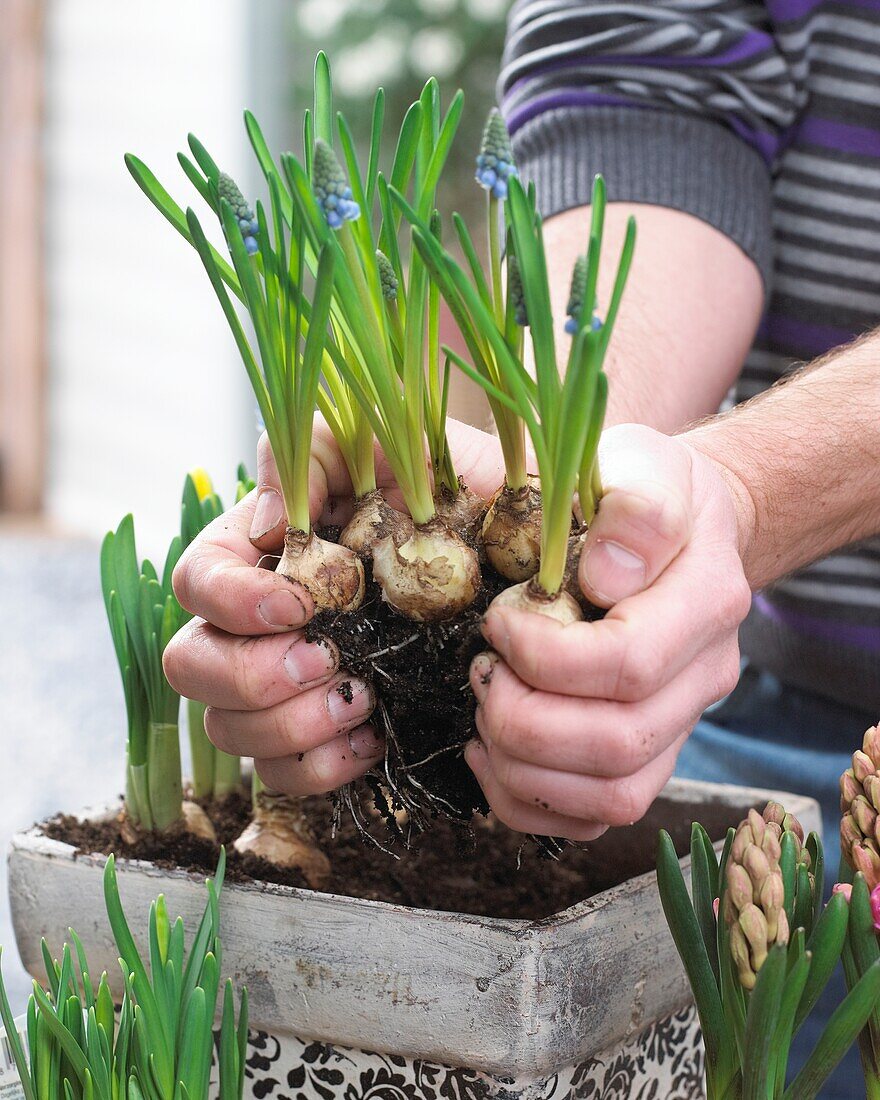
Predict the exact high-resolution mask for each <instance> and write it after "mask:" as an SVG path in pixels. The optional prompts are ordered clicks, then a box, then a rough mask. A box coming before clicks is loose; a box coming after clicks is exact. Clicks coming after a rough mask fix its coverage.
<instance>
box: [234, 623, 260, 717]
mask: <svg viewBox="0 0 880 1100" xmlns="http://www.w3.org/2000/svg"><path fill="white" fill-rule="evenodd" d="M258 641H259V639H257V638H248V639H246V641H245V642H244V643H243V644H242V645H241V646H240V647H239V648H238V652H237V653H236V656H235V660H233V661H231V662H230V664H229V677H230V687H231V690H232V692H233V694H234V695H235V697H236V699H237V700H238V702H239V704H240V707H239V709H241V710H260V709H261V708H262V707H264V706H265V703H266V685H265V683H264V679H263V675H262V672H261V669H260V667H259V662H258V661H257V659H256V643H257V642H258Z"/></svg>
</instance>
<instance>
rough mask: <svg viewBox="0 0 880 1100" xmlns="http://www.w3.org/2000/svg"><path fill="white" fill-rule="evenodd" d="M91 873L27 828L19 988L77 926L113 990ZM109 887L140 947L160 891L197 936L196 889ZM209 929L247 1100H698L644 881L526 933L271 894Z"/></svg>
mask: <svg viewBox="0 0 880 1100" xmlns="http://www.w3.org/2000/svg"><path fill="white" fill-rule="evenodd" d="M664 798H665V799H666V800H667V802H668V804H669V806H670V814H671V815H674V812H675V811H674V807H675V805H676V803H681V804H684V805H689V806H690V807H692V806H693V804H695V803H696V804H699V803H705V804H706V805H707V806H708V805H709V804H714V805H715V806H722V807H724V808H729V811H730V822H729V824H730V825H735V824H737V823H738V821H739V820H740V819H741V817H742V816H743V815H744V812H745V810H746V809H747V808H748V807H749V806H763V805H764V804H765V803H766V802H767V801H768V800H769V799H770V798H775V799H778V800H779V801H781V802H783V803H784V804H785V806H786V808H787V809H789V810H790V811H791V812H792V813H794V814H796V815H797V816H798V817H799V818H800V820H801V822H802V823H803V825H804V828H805V829H806V830H807V831H809V830H812V829H817V830H818V829H819V828H820V815H819V808H818V805H817V804H816V803H815V802H814V801H812V800H811V799H807V798H804V797H800V796H796V795H790V794H781V793H779V792H772V791H764V790H758V789H752V788H743V787H730V786H720V785H715V784H708V783H694V782H690V781H686V780H672V781H671V782H670V783H669V785H668V786H667V788H666V790H665V792H664ZM696 817H697V819H699V814H698V813H697V814H696ZM367 855H368V853H367V852H366V850H365V856H367ZM369 858H381V857H379V856H369ZM104 862H105V861H104V858H103V857H101V856H91V855H82V854H80V855H77V854H76V853H75V852H74V850H73V849H72V848H71V847H70V846H68V845H65V844H61V843H59V842H57V841H53V840H50V839H48V838H47V837H45V836H44V835H43V834H42V832H41V831H40V829H39V827H36V828H34V829H31V830H29V831H28V832H25V833H22V834H20V835H18V836H16V837H15V838H14V839H13V842H12V850H11V854H10V862H9V888H10V896H11V903H12V915H13V922H14V926H15V932H16V938H17V942H18V947H19V951H20V953H21V957H22V960H23V962H24V965H25V967H26V968H27V969H28V970H29V971H30V972H31V973H32V974H34V975H36V976H39V975H40V973H41V970H42V961H41V956H40V939H41V937H45V938H46V939H47V940H48V942H49V943H50V944H51V945H52V946H53V947H56V946H57V945H60V944H61V943H62V942H63V940H64V938H65V935H66V934H67V928H68V926H72V927H74V928H76V930H77V931H78V932H79V934H80V936H81V937H82V939H83V942H84V943H85V947H86V950H87V953H88V955H89V959H90V962H91V965H92V970H93V972H94V973H100V972H101V970H102V969H105V970H106V971H107V972H108V974H109V975H110V977H111V980H113V979H115V977H116V975H118V973H119V968H118V965H117V961H116V949H115V946H114V944H113V941H112V937H111V935H110V929H109V926H108V924H107V921H106V917H105V913H104V905H103V896H102V890H101V876H102V872H103V867H104ZM682 866H683V867H684V869H685V873H686V874H687V870H688V869H687V860H683V861H682ZM118 870H119V884H120V890H121V894H122V900H123V903H124V905H125V907H126V910H127V912H128V913H129V914H131V915H132V917H133V918H134V919H133V924H134V925H135V929H136V930H137V929H138V928H139V924H140V921H141V917H142V914H144V913H145V912H146V911H147V908H148V905H149V903H150V901H151V900H152V899H153V898H155V897H156V895H157V894H159V893H164V894H165V896H166V898H167V900H168V904H169V909H170V911H171V912H173V913H180V914H182V915H183V917H184V920H185V922H186V925H187V928H188V929H191V928H193V927H194V925H195V923H196V922H197V919H198V917H199V915H200V913H201V910H202V908H203V905H204V886H203V884H202V882H201V881H200V880H199V879H197V878H195V877H194V876H192V875H189V874H187V873H185V872H183V871H179V870H165V869H160V868H158V867H156V866H155V865H153V864H148V863H143V862H134V861H132V862H127V863H125V862H123V863H120V864H119V867H118ZM511 873H515V871H514V868H511ZM548 874H552V865H548ZM222 920H223V949H224V957H223V970H224V973H226V974H229V975H231V976H232V977H233V979H234V981H235V982H236V985H238V986H241V985H246V986H247V988H248V992H249V994H250V999H251V1020H252V1024H253V1028H254V1029H255V1030H254V1033H253V1035H252V1046H251V1051H250V1060H249V1078H250V1090H251V1091H250V1095H252V1096H254V1097H266V1096H272V1097H273V1098H275V1100H283V1098H285V1097H291V1098H293V1097H296V1098H298V1100H307V1098H312V1097H320V1098H321V1100H335V1097H337V1096H338V1097H340V1098H342V1097H343V1096H344V1097H345V1098H346V1100H360V1098H361V1097H364V1098H365V1100H366V1098H367V1097H372V1098H374V1100H379V1098H380V1097H381V1100H389V1098H394V1100H397V1098H398V1097H399V1098H400V1100H422V1098H428V1100H434V1098H435V1097H439V1096H441V1095H443V1096H445V1097H453V1098H456V1097H458V1096H460V1097H469V1096H474V1097H487V1098H488V1097H498V1098H502V1097H504V1098H513V1097H532V1096H534V1097H539V1096H540V1097H548V1096H549V1095H551V1094H552V1095H553V1097H554V1100H559V1098H561V1097H567V1096H572V1097H574V1096H581V1097H591V1098H596V1100H598V1098H599V1097H604V1096H608V1097H612V1096H613V1097H630V1096H631V1097H638V1096H640V1095H642V1092H641V1091H640V1090H641V1089H642V1087H643V1086H644V1087H645V1088H648V1087H649V1086H650V1083H654V1082H657V1083H658V1084H657V1085H655V1088H659V1091H651V1092H650V1095H651V1096H656V1097H660V1096H663V1097H665V1098H667V1100H677V1098H681V1100H687V1098H690V1097H699V1096H700V1095H701V1079H702V1053H701V1046H700V1042H699V1033H698V1028H697V1026H696V1022H695V1019H694V1016H693V1014H692V1011H691V1009H690V1007H689V1006H690V992H689V989H688V985H687V981H686V978H685V975H684V971H683V969H682V967H681V964H680V962H679V959H678V956H677V954H676V951H675V947H674V945H673V942H672V938H671V936H670V934H669V932H668V929H667V927H666V922H665V919H664V917H663V912H662V909H661V906H660V898H659V895H658V892H657V884H656V876H655V875H654V874H653V873H650V874H644V875H641V876H639V877H637V878H633V879H630V880H629V881H627V882H625V883H624V884H622V885H621V886H618V887H615V888H614V889H611V890H607V891H605V892H604V893H601V894H598V895H596V896H594V897H591V898H589V899H587V900H585V901H583V902H580V903H579V904H577V905H574V906H572V907H571V908H569V909H566V910H565V911H563V912H561V913H558V914H555V915H553V916H551V917H548V918H546V919H544V920H539V921H522V920H508V919H495V918H490V917H478V916H469V915H463V914H458V913H444V912H437V911H434V910H428V909H412V908H407V907H405V906H401V905H392V904H389V903H385V902H377V901H366V900H362V899H358V898H349V897H342V896H339V895H334V894H324V893H317V892H312V891H309V890H300V889H293V888H290V887H283V886H275V885H270V884H265V883H254V884H250V885H238V884H229V885H227V886H226V887H225V888H224V892H223V900H222ZM644 1095H645V1096H647V1095H649V1093H648V1092H645V1093H644Z"/></svg>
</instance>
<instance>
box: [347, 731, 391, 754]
mask: <svg viewBox="0 0 880 1100" xmlns="http://www.w3.org/2000/svg"><path fill="white" fill-rule="evenodd" d="M348 744H349V747H350V748H351V754H352V756H354V757H355V759H357V760H375V759H376V758H377V757H379V756H381V755H382V753H383V752H384V751H385V741H384V739H383V738H381V737H380V736H379V735H378V733H376V731H375V730H374V729H373V727H372V726H358V728H357V729H356V730H352V731H351V733H350V734H349V735H348Z"/></svg>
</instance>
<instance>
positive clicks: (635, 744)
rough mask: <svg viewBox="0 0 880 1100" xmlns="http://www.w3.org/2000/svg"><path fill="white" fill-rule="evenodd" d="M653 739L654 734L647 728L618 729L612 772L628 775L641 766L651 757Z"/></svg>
mask: <svg viewBox="0 0 880 1100" xmlns="http://www.w3.org/2000/svg"><path fill="white" fill-rule="evenodd" d="M654 740H655V738H654V734H653V732H652V731H651V730H649V729H640V728H636V729H630V730H621V731H619V734H618V737H617V739H616V740H615V743H614V755H613V760H612V762H611V769H612V774H614V775H618V776H629V775H633V774H634V773H635V772H637V771H638V770H639V768H643V767H644V766H645V764H647V763H648V761H649V760H650V759H651V758H652V753H653V749H654Z"/></svg>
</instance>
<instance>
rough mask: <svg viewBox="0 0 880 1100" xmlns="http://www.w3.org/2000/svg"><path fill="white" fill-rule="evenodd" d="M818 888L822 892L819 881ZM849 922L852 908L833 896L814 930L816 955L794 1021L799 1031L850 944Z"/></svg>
mask: <svg viewBox="0 0 880 1100" xmlns="http://www.w3.org/2000/svg"><path fill="white" fill-rule="evenodd" d="M816 889H817V890H820V891H821V886H820V885H819V883H818V882H817V884H816ZM848 922H849V906H848V905H847V903H846V898H845V897H843V895H842V894H833V895H832V897H831V899H830V900H829V902H828V904H827V905H826V906H825V909H824V910H823V911H822V912H821V913H820V915H819V919H818V921H816V924H815V927H814V928H813V934H812V935H811V936H810V938H809V940H808V942H807V947H808V949H809V951H810V953H811V954H812V956H813V961H812V964H811V966H810V975H809V977H808V979H807V982H806V985H805V987H804V994H803V997H802V998H801V1002H800V1004H799V1005H798V1009H797V1014H796V1016H795V1021H794V1030H795V1032H797V1031H798V1030H799V1029H800V1027H801V1025H802V1024H803V1023H804V1021H805V1020H806V1018H807V1016H809V1014H810V1012H812V1010H813V1008H814V1007H815V1005H816V1002H817V1001H818V1000H819V997H820V995H821V993H822V990H823V989H824V988H825V986H826V985H827V984H828V981H829V979H830V978H831V975H832V974H833V973H834V970H835V968H836V966H837V963H838V960H839V959H840V954H841V951H842V950H843V945H844V943H845V942H846V930H847V925H848Z"/></svg>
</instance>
